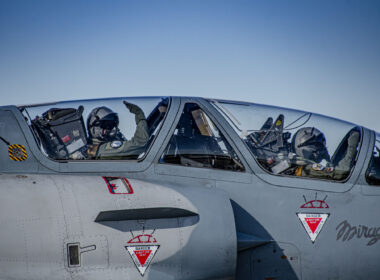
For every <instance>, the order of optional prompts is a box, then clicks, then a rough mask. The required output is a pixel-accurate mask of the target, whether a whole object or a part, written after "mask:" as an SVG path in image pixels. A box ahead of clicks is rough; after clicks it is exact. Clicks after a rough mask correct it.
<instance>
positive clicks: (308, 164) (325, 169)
mask: <svg viewBox="0 0 380 280" xmlns="http://www.w3.org/2000/svg"><path fill="white" fill-rule="evenodd" d="M359 140H360V134H359V132H358V131H351V132H350V134H349V136H348V138H347V147H346V151H345V153H344V156H343V157H342V159H340V160H339V161H338V162H336V163H332V162H331V160H330V155H329V153H328V151H327V147H326V138H325V135H324V134H323V133H322V132H321V131H319V130H318V129H316V128H315V127H305V128H301V129H300V130H299V131H297V133H296V134H295V135H294V137H293V141H292V148H293V151H294V152H295V154H296V155H297V156H298V157H300V158H303V159H304V160H305V163H304V165H300V166H298V168H297V169H296V170H295V175H296V176H308V177H313V178H325V179H334V180H342V179H344V178H346V177H347V176H348V174H349V172H350V169H351V165H352V163H353V160H354V158H355V156H356V151H357V150H356V149H357V145H358V142H359Z"/></svg>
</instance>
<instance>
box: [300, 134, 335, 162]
mask: <svg viewBox="0 0 380 280" xmlns="http://www.w3.org/2000/svg"><path fill="white" fill-rule="evenodd" d="M292 148H293V151H294V153H296V154H297V156H299V157H302V158H304V159H308V160H312V161H315V162H318V163H319V162H321V161H322V160H323V159H325V160H327V161H330V156H329V154H328V151H327V148H326V138H325V135H324V134H323V133H322V132H320V131H319V130H318V129H316V128H315V127H304V128H301V129H300V130H298V131H297V133H296V134H295V135H294V136H293V140H292Z"/></svg>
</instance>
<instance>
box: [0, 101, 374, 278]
mask: <svg viewBox="0 0 380 280" xmlns="http://www.w3.org/2000/svg"><path fill="white" fill-rule="evenodd" d="M188 103H191V104H196V105H197V106H199V108H201V109H202V110H203V112H205V113H206V114H207V116H208V117H209V118H210V119H211V120H212V122H213V123H214V124H215V125H216V126H217V127H218V128H219V129H220V131H221V132H222V134H223V135H224V137H225V138H226V140H227V141H228V143H229V144H230V145H231V147H232V149H233V150H234V151H235V152H236V155H237V156H238V158H239V159H240V161H241V164H242V166H243V167H244V170H243V171H240V172H236V171H230V170H222V169H214V168H200V167H194V166H186V165H178V164H166V163H162V160H161V159H162V155H163V153H165V150H166V147H167V146H168V143H169V142H170V141H171V137H172V135H173V133H175V131H176V126H177V124H178V122H179V120H180V118H181V115H182V112H183V110H184V108H185V106H186V104H188ZM51 107H54V104H52V105H51ZM22 108H23V107H22V106H21V107H16V106H4V107H0V136H1V137H2V138H1V142H3V143H0V179H1V181H0V182H1V183H0V184H1V186H0V279H109V280H111V279H133V280H135V279H165V280H168V279H318V280H320V279H379V277H380V276H379V275H380V266H379V260H380V247H379V246H380V242H377V241H378V239H380V220H379V218H378V214H377V213H378V212H379V211H380V203H379V202H380V197H379V195H380V188H379V187H376V186H373V185H369V184H368V183H367V180H366V172H367V167H368V165H369V164H370V160H371V155H372V153H373V149H374V145H375V138H376V134H375V132H373V131H371V130H369V129H367V128H364V127H360V128H359V130H360V144H359V146H358V152H357V156H356V158H355V164H354V167H353V168H352V170H351V171H350V175H349V177H348V178H347V179H346V180H344V181H333V180H320V179H315V178H309V177H295V176H281V175H279V174H271V173H270V172H268V171H267V170H264V169H263V168H262V166H260V165H259V163H258V161H257V160H256V159H255V157H254V156H253V154H252V152H251V151H250V149H249V147H248V146H247V145H246V144H245V143H244V142H243V141H242V140H241V137H240V135H238V133H236V131H235V129H234V128H233V127H232V126H231V123H230V122H229V121H228V120H227V119H226V118H225V116H223V114H222V113H221V112H220V110H218V109H217V108H216V107H215V106H214V105H212V102H210V100H206V99H203V98H193V97H171V98H170V106H169V107H168V110H167V112H166V116H165V119H164V120H163V122H162V126H161V127H160V129H159V132H158V133H157V135H156V136H155V138H154V141H153V142H152V143H151V144H150V146H149V149H148V150H147V152H146V154H145V155H144V157H143V158H142V159H139V160H89V161H83V160H82V161H80V160H79V161H75V160H62V161H59V160H53V159H51V158H49V157H47V156H46V155H45V154H44V153H43V152H42V151H41V149H40V147H39V145H38V144H37V142H36V140H35V137H34V135H33V132H32V130H31V128H30V126H29V125H28V122H27V121H26V120H25V115H24V114H23V112H21V111H22ZM15 145H18V146H15ZM17 148H18V149H19V150H18V152H19V153H14V150H15V149H17ZM12 157H13V158H12ZM124 178H125V179H126V180H124ZM113 180H116V181H113ZM112 182H116V183H115V184H118V185H117V186H118V187H120V186H121V189H120V191H118V190H116V191H115V190H112V186H114V185H112Z"/></svg>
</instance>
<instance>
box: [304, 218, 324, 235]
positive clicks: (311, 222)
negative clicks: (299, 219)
mask: <svg viewBox="0 0 380 280" xmlns="http://www.w3.org/2000/svg"><path fill="white" fill-rule="evenodd" d="M305 221H306V223H307V225H308V226H309V228H310V230H311V232H312V233H315V231H316V230H317V228H318V226H319V224H320V222H321V221H322V218H305Z"/></svg>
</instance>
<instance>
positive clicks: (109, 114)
mask: <svg viewBox="0 0 380 280" xmlns="http://www.w3.org/2000/svg"><path fill="white" fill-rule="evenodd" d="M118 125H119V117H118V116H117V113H115V112H113V111H112V110H111V109H109V108H107V107H105V106H102V107H98V108H95V109H93V110H92V111H91V113H90V115H89V116H88V118H87V129H88V135H89V136H90V138H92V139H98V140H100V141H112V140H114V138H115V137H116V135H117V133H118Z"/></svg>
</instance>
